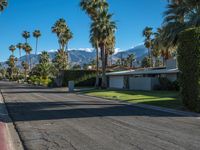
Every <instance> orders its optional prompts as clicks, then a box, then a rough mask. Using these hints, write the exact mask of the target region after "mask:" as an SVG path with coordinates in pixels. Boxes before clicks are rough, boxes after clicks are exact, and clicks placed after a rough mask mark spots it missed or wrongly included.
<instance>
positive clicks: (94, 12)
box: [80, 0, 108, 87]
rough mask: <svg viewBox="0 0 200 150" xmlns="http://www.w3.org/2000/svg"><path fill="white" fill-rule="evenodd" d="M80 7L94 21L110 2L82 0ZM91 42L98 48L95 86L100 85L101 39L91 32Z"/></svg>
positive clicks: (104, 0)
mask: <svg viewBox="0 0 200 150" xmlns="http://www.w3.org/2000/svg"><path fill="white" fill-rule="evenodd" d="M80 7H81V8H82V10H84V11H85V12H86V13H87V14H88V15H89V17H90V18H91V20H92V21H93V22H94V21H96V20H97V18H98V16H99V14H100V13H101V12H102V11H103V10H107V9H108V3H107V2H106V0H81V2H80ZM90 43H91V44H92V47H93V48H95V49H96V72H97V73H96V84H95V86H96V87H98V85H99V41H98V38H97V37H95V35H94V34H92V33H91V34H90Z"/></svg>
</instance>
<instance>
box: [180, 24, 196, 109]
mask: <svg viewBox="0 0 200 150" xmlns="http://www.w3.org/2000/svg"><path fill="white" fill-rule="evenodd" d="M178 62H179V69H180V87H181V99H182V101H183V104H184V105H185V106H186V107H187V108H188V109H190V110H193V111H196V112H200V27H198V28H190V29H187V30H185V31H183V32H181V34H180V35H179V47H178Z"/></svg>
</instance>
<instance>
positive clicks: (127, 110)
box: [0, 101, 189, 122]
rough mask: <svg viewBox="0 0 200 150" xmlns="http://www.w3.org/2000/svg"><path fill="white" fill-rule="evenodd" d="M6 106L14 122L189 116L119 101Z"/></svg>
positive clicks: (8, 104)
mask: <svg viewBox="0 0 200 150" xmlns="http://www.w3.org/2000/svg"><path fill="white" fill-rule="evenodd" d="M88 103H89V104H88ZM1 105H3V104H1ZM6 106H7V109H8V112H9V115H10V116H11V118H12V120H13V121H15V122H18V121H40V120H59V119H74V118H92V117H113V116H114V117H123V116H126V117H134V116H148V117H189V116H179V115H176V114H172V113H166V112H162V111H157V110H152V109H147V108H141V107H137V106H131V105H126V104H120V103H119V104H114V103H102V102H101V103H98V102H95V103H91V101H84V102H78V101H77V102H74V101H66V102H63V101H60V102H18V103H14V102H13V103H6ZM0 107H2V106H0ZM4 122H9V120H4Z"/></svg>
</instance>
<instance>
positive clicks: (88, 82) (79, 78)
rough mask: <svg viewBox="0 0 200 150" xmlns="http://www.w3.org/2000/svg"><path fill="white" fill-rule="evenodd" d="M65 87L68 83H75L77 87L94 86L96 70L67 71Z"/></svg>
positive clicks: (65, 73) (64, 76) (64, 77)
mask: <svg viewBox="0 0 200 150" xmlns="http://www.w3.org/2000/svg"><path fill="white" fill-rule="evenodd" d="M63 73H64V75H63V86H67V85H68V81H71V80H72V81H75V84H76V86H94V85H95V81H96V71H95V70H66V71H64V72H63Z"/></svg>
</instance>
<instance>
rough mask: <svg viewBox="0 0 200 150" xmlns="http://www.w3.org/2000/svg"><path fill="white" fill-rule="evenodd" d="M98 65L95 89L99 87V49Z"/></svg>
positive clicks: (97, 55)
mask: <svg viewBox="0 0 200 150" xmlns="http://www.w3.org/2000/svg"><path fill="white" fill-rule="evenodd" d="M96 63H97V64H96V65H97V68H96V69H97V70H96V83H95V87H99V50H98V48H97V49H96Z"/></svg>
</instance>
